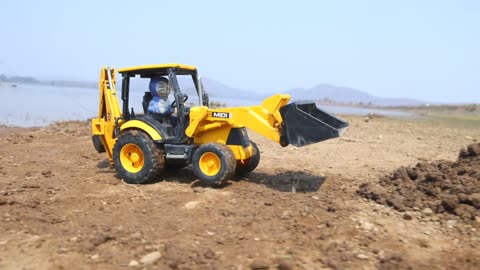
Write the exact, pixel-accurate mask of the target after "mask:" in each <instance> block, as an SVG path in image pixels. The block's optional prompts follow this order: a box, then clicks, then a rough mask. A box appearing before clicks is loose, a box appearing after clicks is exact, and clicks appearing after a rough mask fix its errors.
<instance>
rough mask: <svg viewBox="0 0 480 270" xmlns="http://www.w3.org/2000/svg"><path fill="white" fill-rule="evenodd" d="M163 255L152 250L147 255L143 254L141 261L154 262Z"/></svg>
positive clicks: (145, 262)
mask: <svg viewBox="0 0 480 270" xmlns="http://www.w3.org/2000/svg"><path fill="white" fill-rule="evenodd" d="M161 257H162V254H160V252H158V251H154V252H150V253H148V254H147V255H145V256H143V257H142V258H141V259H140V262H141V263H143V264H153V263H155V262H156V261H158V260H159V259H160V258H161Z"/></svg>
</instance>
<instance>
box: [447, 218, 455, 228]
mask: <svg viewBox="0 0 480 270" xmlns="http://www.w3.org/2000/svg"><path fill="white" fill-rule="evenodd" d="M455 225H457V221H456V220H454V219H450V220H447V227H448V228H453V227H455Z"/></svg>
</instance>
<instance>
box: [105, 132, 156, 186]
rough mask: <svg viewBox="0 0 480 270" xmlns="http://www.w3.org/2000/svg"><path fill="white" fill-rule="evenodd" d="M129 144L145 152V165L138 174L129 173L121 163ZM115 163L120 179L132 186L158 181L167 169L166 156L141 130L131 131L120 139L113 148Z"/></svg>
mask: <svg viewBox="0 0 480 270" xmlns="http://www.w3.org/2000/svg"><path fill="white" fill-rule="evenodd" d="M127 144H134V145H136V146H137V147H139V148H140V149H141V150H142V152H143V158H144V164H143V167H142V168H141V169H140V171H138V172H136V173H132V172H129V171H128V170H127V169H125V168H124V167H123V165H122V162H121V161H120V155H121V150H122V148H123V147H124V146H125V145H127ZM113 163H114V164H115V170H116V171H117V174H118V177H119V178H121V179H124V180H125V181H126V182H127V183H130V184H145V183H148V182H152V181H154V180H158V178H159V176H160V174H161V173H162V172H163V169H164V167H165V156H164V152H163V150H162V149H161V148H160V147H159V146H157V145H156V144H155V143H154V142H153V140H152V139H151V138H150V136H148V135H147V134H145V133H144V132H142V131H139V130H129V131H126V132H124V133H123V134H122V135H120V137H118V139H117V141H116V143H115V146H114V147H113Z"/></svg>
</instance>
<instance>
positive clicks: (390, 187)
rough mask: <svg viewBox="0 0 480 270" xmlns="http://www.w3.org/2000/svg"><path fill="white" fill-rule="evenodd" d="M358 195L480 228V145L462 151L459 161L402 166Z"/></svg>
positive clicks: (366, 186)
mask: <svg viewBox="0 0 480 270" xmlns="http://www.w3.org/2000/svg"><path fill="white" fill-rule="evenodd" d="M358 194H360V195H361V196H363V197H365V198H368V199H371V200H374V201H375V202H377V203H380V204H384V205H388V206H391V207H393V208H395V209H396V210H399V211H405V210H415V209H417V210H418V209H424V211H423V212H424V213H427V214H428V213H429V212H430V210H431V211H433V212H435V213H436V214H441V215H440V218H441V219H442V220H444V221H447V220H455V218H460V219H461V220H462V221H464V222H467V223H472V224H474V225H480V224H479V223H478V222H477V220H476V219H477V218H480V143H476V144H470V145H469V146H468V147H467V149H462V150H460V154H459V158H458V160H457V161H456V162H451V161H445V160H444V161H435V162H430V163H429V162H420V163H418V164H417V165H416V166H415V167H400V168H399V169H397V170H395V171H394V172H393V173H391V174H390V175H388V176H385V177H382V178H381V179H380V182H379V183H378V184H373V183H365V184H362V185H361V186H360V189H359V190H358ZM452 222H453V221H452Z"/></svg>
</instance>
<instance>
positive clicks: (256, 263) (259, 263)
mask: <svg viewBox="0 0 480 270" xmlns="http://www.w3.org/2000/svg"><path fill="white" fill-rule="evenodd" d="M269 267H270V265H269V263H268V262H266V261H264V260H262V259H255V260H253V262H252V263H251V264H250V268H251V269H252V270H262V269H268V268H269Z"/></svg>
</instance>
